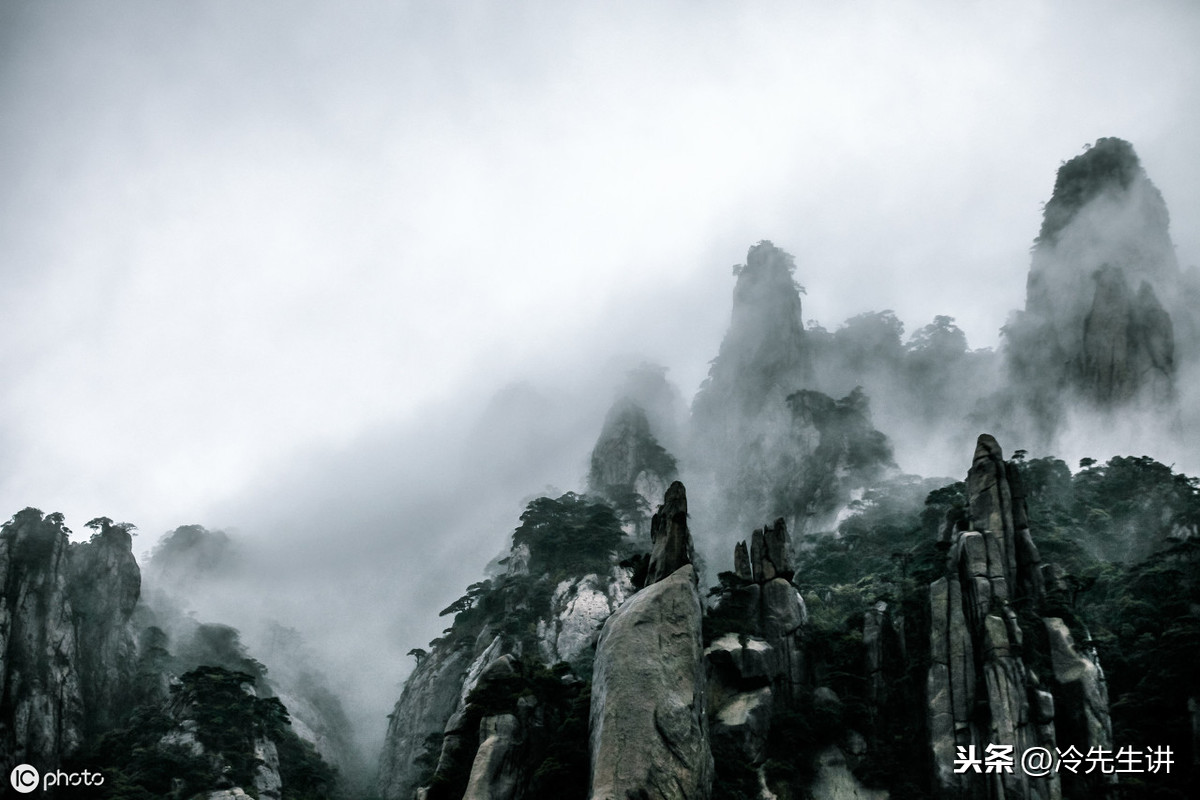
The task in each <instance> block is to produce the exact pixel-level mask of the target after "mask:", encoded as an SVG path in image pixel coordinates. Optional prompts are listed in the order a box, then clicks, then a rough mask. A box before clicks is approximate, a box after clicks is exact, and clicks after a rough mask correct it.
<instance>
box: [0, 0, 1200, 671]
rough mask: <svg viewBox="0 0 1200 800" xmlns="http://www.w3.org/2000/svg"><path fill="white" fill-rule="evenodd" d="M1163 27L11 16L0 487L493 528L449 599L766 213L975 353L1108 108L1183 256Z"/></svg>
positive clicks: (299, 11)
mask: <svg viewBox="0 0 1200 800" xmlns="http://www.w3.org/2000/svg"><path fill="white" fill-rule="evenodd" d="M750 5H752V8H747V6H750ZM1197 43H1200V5H1197V4H1196V3H1194V2H1188V0H1179V2H1141V3H1137V4H1133V3H1126V2H1098V0H1088V2H1075V3H1071V2H1055V3H1050V2H1009V3H990V2H989V3H983V2H974V3H972V2H944V3H939V2H928V1H925V2H913V3H902V2H878V3H869V2H864V3H837V4H833V3H796V2H787V3H755V4H745V3H717V2H700V3H697V2H687V3H683V2H680V3H671V2H657V3H588V4H582V3H580V4H576V3H558V2H546V3H522V2H503V3H501V2H492V3H467V2H459V3H355V4H311V5H310V4H304V3H296V2H287V3H253V4H245V3H233V2H221V3H217V2H211V3H194V2H193V3H188V2H178V3H176V2H172V3H161V2H143V3H134V2H122V3H60V2H56V3H43V2H6V3H4V4H3V5H0V108H2V109H3V113H2V115H0V177H2V180H0V270H2V276H3V281H2V282H0V308H3V311H4V315H3V325H2V326H0V369H2V370H3V375H4V380H3V381H2V382H0V454H2V455H0V501H2V503H0V505H2V506H3V507H4V508H6V509H7V511H4V512H3V514H4V515H7V514H10V513H15V512H16V511H18V510H19V509H21V508H23V507H25V506H27V505H34V506H37V507H39V508H42V509H43V510H45V511H47V512H49V511H53V510H60V511H63V512H64V513H66V515H67V519H68V524H71V525H73V527H75V529H76V530H79V529H81V528H82V526H83V523H84V522H86V520H87V519H89V518H90V517H92V516H97V515H101V514H103V515H107V516H110V517H113V518H115V519H118V520H127V521H129V522H133V523H135V524H137V525H139V526H140V527H141V529H142V530H143V533H144V535H143V536H142V538H141V539H140V540H139V547H146V546H148V545H149V544H150V541H151V540H152V539H153V538H154V537H155V536H157V535H158V534H160V533H161V532H163V531H165V530H167V529H170V528H173V527H175V526H177V525H180V524H185V523H200V524H205V525H209V526H216V527H232V528H237V529H240V530H242V531H243V532H244V535H245V536H248V537H251V538H253V537H259V538H261V539H270V538H271V537H275V538H280V537H284V536H286V535H290V534H288V533H285V531H284V530H283V529H284V528H286V527H288V526H293V527H294V526H297V525H301V523H299V522H297V520H299V519H301V518H303V519H311V518H322V519H323V520H325V522H323V523H322V525H323V526H326V527H324V530H325V533H324V535H326V536H330V537H340V538H342V539H344V540H345V541H346V542H347V550H348V551H349V552H350V553H354V552H361V549H360V548H357V547H355V546H354V545H353V544H352V543H353V541H354V539H353V532H352V531H351V532H347V531H345V530H331V529H330V528H329V527H328V526H329V525H333V526H334V527H336V525H334V523H333V521H334V520H336V519H337V514H338V513H342V512H344V511H345V509H348V508H351V507H353V508H355V509H358V511H357V512H356V513H358V514H359V516H358V517H356V518H355V520H354V522H353V525H351V527H353V526H355V525H363V524H366V523H365V522H364V520H371V521H372V522H370V524H371V525H374V526H376V528H378V529H381V530H382V529H386V530H388V531H392V532H394V533H393V534H390V535H394V537H395V540H396V541H403V542H409V541H415V540H416V538H420V537H435V536H440V535H441V532H440V531H439V520H442V521H443V523H444V525H445V526H449V527H454V526H458V527H457V528H456V530H468V529H470V530H476V529H479V530H483V529H489V530H491V529H493V528H499V530H498V531H497V532H496V533H495V535H496V536H497V540H496V542H495V543H492V542H489V543H488V544H487V545H486V546H484V547H482V548H477V550H476V551H473V552H472V553H470V554H469V557H467V558H466V559H463V560H462V563H461V565H459V567H457V569H458V571H456V572H452V573H451V574H450V575H449V577H448V578H447V577H446V576H443V575H437V576H436V578H437V580H436V581H435V582H434V583H435V584H436V585H438V586H441V587H443V588H442V591H449V592H452V593H453V594H452V596H451V599H452V598H453V596H457V592H458V591H459V590H460V589H461V587H463V586H465V585H466V584H467V583H469V582H471V581H473V580H475V579H477V574H471V573H472V572H473V571H474V572H475V573H477V571H478V568H479V566H480V564H481V563H482V562H483V561H486V560H487V559H488V558H490V557H492V556H493V555H495V551H496V550H498V548H499V547H500V539H502V537H503V533H505V532H506V531H509V530H511V528H512V527H513V526H514V525H515V524H516V514H517V513H519V510H520V507H521V500H522V499H523V498H524V496H525V495H527V494H528V493H529V492H533V491H537V490H539V489H540V488H542V487H543V486H544V485H545V483H547V482H549V481H555V482H556V486H558V487H560V488H563V489H568V488H578V486H579V484H578V478H579V475H580V474H581V473H582V468H583V466H582V465H583V463H584V458H585V457H586V448H587V446H588V445H589V444H590V440H592V439H594V436H595V434H596V433H597V432H598V429H599V425H600V422H601V417H602V414H603V410H604V406H605V405H606V404H607V401H608V399H609V398H608V393H609V392H610V391H611V386H612V383H613V381H615V377H614V376H615V375H617V374H619V372H620V369H621V368H622V367H623V366H625V365H628V364H632V363H636V361H637V360H638V359H640V358H643V357H644V358H648V359H651V360H653V361H657V362H659V363H662V364H664V365H665V366H667V367H669V368H670V372H669V373H668V377H670V378H671V379H672V380H674V381H675V382H676V383H677V384H678V385H679V386H680V388H681V390H682V392H683V395H684V397H685V398H688V399H690V398H691V396H692V394H693V393H694V392H695V389H696V386H697V385H698V383H699V381H700V380H701V378H702V377H703V375H704V373H705V370H706V369H707V362H708V360H709V359H711V358H712V357H713V356H714V355H715V353H716V349H717V346H718V344H719V342H720V338H721V335H722V333H723V331H724V327H725V325H726V324H727V322H728V315H729V308H730V299H729V298H730V291H731V289H732V286H733V277H732V275H731V270H730V268H731V266H732V265H733V264H735V263H739V262H741V261H742V260H744V258H745V254H746V250H747V248H748V247H749V246H750V245H751V244H753V243H754V242H756V241H758V240H760V239H771V240H773V241H774V242H775V243H776V244H778V245H780V246H781V247H784V248H785V249H787V250H789V251H790V252H791V253H793V254H794V255H795V257H796V262H797V265H798V270H797V278H798V279H799V280H800V282H801V283H803V284H804V285H805V286H806V287H807V289H808V294H807V297H806V298H805V316H806V318H809V319H817V320H819V321H820V322H821V323H822V324H824V325H825V326H826V327H828V328H831V329H833V328H836V327H837V325H838V324H840V323H841V322H842V321H844V320H845V319H846V318H847V317H849V316H851V315H853V314H855V313H859V312H862V311H868V310H881V309H885V308H891V309H894V310H895V311H896V313H897V314H898V316H899V317H900V318H901V319H902V320H904V321H905V322H906V324H907V328H908V331H909V332H911V331H913V330H915V329H916V328H918V327H920V326H921V325H924V324H926V323H928V322H929V321H930V320H931V319H932V317H933V316H934V315H935V314H949V315H951V316H954V317H956V318H957V320H958V323H959V324H960V325H961V326H962V327H963V329H964V330H966V331H967V334H968V337H969V339H970V343H971V345H972V346H974V347H984V346H994V345H996V343H997V331H998V329H999V327H1000V326H1001V325H1002V324H1003V323H1004V320H1005V317H1006V315H1007V314H1008V313H1009V312H1010V311H1011V310H1013V309H1016V308H1019V307H1020V306H1021V305H1022V303H1023V299H1024V284H1025V272H1026V270H1027V268H1028V249H1029V246H1030V244H1031V242H1032V239H1033V237H1034V236H1035V235H1036V232H1037V229H1038V226H1039V223H1040V204H1041V203H1043V202H1044V201H1045V200H1046V199H1048V197H1049V194H1050V190H1051V187H1052V186H1053V181H1054V173H1055V170H1056V169H1057V168H1058V166H1059V164H1060V163H1061V162H1062V161H1064V160H1066V159H1068V158H1071V157H1073V156H1074V155H1077V154H1078V153H1079V152H1081V151H1082V148H1083V146H1084V144H1085V143H1089V142H1092V141H1094V140H1095V139H1096V138H1098V137H1101V136H1112V135H1115V136H1121V137H1123V138H1126V139H1129V140H1130V141H1131V142H1133V144H1134V146H1135V147H1136V149H1137V151H1138V153H1139V154H1140V156H1141V158H1142V161H1143V163H1144V165H1145V166H1146V168H1147V170H1148V172H1149V174H1150V176H1151V178H1152V180H1153V181H1154V182H1155V183H1156V184H1157V185H1158V186H1159V188H1160V189H1161V190H1162V192H1163V194H1164V196H1165V198H1166V202H1167V205H1168V207H1169V209H1170V211H1171V214H1172V233H1173V236H1174V238H1175V242H1176V244H1177V246H1178V250H1179V254H1180V259H1181V262H1182V263H1184V264H1196V263H1200V230H1198V228H1197V222H1198V220H1200V158H1197V152H1196V146H1197V143H1200V103H1198V102H1197V98H1200V47H1197ZM522 382H523V383H522ZM512 384H517V385H516V386H515V387H514V386H512ZM506 386H507V387H509V388H508V389H507V390H506V391H505V393H504V394H502V395H500V397H499V398H497V397H496V395H497V392H500V391H501V390H502V389H504V388H505V387H506ZM514 398H516V399H514ZM521 398H524V399H523V400H522V399H521ZM506 404H507V405H506ZM563 404H565V405H566V406H567V408H565V409H564V408H562V407H560V405H563ZM489 408H490V409H491V410H490V411H488V410H487V409H489ZM505 409H507V411H506V410H505ZM513 409H516V410H515V411H514V410H513ZM484 414H492V415H499V416H493V417H488V419H502V420H509V421H511V420H512V419H514V418H517V417H519V418H522V419H524V420H525V423H526V426H525V427H521V426H519V425H517V426H515V427H513V428H512V429H511V430H509V431H507V432H497V431H495V430H488V428H489V425H488V423H486V422H483V423H481V422H480V419H481V415H484ZM514 415H515V417H514ZM522 415H524V416H523V417H522ZM506 424H508V423H506ZM529 431H535V432H538V435H537V436H533V437H532V439H533V440H536V441H533V440H531V438H530V436H527V435H526V434H527V433H529ZM531 436H532V434H531ZM538 436H540V437H541V438H540V439H539V438H538ZM455 437H457V438H455ZM488 437H491V438H488ZM483 440H486V442H487V443H488V446H489V447H491V448H493V449H494V451H493V450H481V452H485V455H484V457H482V458H480V459H474V460H472V459H470V458H469V457H468V458H466V459H465V460H464V457H463V455H462V452H461V449H456V448H458V447H459V445H460V444H461V443H462V442H464V441H466V442H476V441H483ZM531 442H532V443H531ZM493 452H497V453H500V452H502V453H503V457H502V458H500V460H499V461H495V462H494V463H493V461H491V460H489V459H492V457H493ZM901 456H902V454H901ZM901 461H902V462H903V458H902V457H901ZM467 462H471V463H467ZM514 465H517V466H519V465H525V466H528V471H527V472H522V471H521V469H517V468H516V467H515V466H514ZM902 466H903V463H902ZM493 468H494V469H493ZM964 469H965V464H964ZM497 470H502V471H503V474H499V472H498V471H497ZM460 489H461V490H463V491H473V492H477V493H478V494H475V495H472V496H471V498H470V499H466V498H464V497H463V496H462V495H461V494H456V492H458V491H459V490H460ZM489 493H490V494H489ZM505 493H510V494H511V496H510V497H508V499H507V500H504V501H501V500H500V499H497V498H502V497H504V496H505ZM485 495H486V496H492V500H491V501H489V502H493V506H488V507H487V508H486V509H485V508H484V506H486V503H485V502H484V500H483V499H482V498H484V496H485ZM385 496H386V498H387V500H386V501H383V500H378V498H380V497H385ZM464 505H465V506H472V505H477V506H478V507H477V508H473V509H472V510H471V511H469V512H467V511H463V510H462V508H461V507H462V506H464ZM455 506H458V508H457V509H456V508H454V507H455ZM334 507H336V509H337V510H336V511H335V510H332V509H333V508H334ZM452 517H453V518H454V519H451V518H452ZM309 535H310V536H313V537H315V536H317V535H318V533H317V532H310V534H309ZM295 536H297V541H300V542H303V541H305V539H304V536H301V535H300V534H295ZM454 541H457V540H456V539H454V538H453V537H450V538H448V539H445V540H444V542H445V543H444V544H443V546H444V547H449V546H451V545H452V544H453V542H454ZM412 546H413V547H416V546H417V545H415V544H414V545H412ZM422 552H424V551H422ZM322 557H323V558H324V557H327V554H326V555H323V556H322ZM346 558H347V559H351V555H347V556H346ZM375 579H376V580H379V581H384V580H385V579H384V578H381V577H379V576H378V575H376V578H375ZM446 587H448V588H446ZM426 588H428V587H426ZM401 599H402V598H401ZM439 599H440V598H439ZM431 624H434V625H438V624H439V623H438V621H436V620H435V621H434V622H433V623H431ZM439 627H440V626H439ZM421 643H423V642H416V643H408V642H406V643H405V645H406V646H405V649H406V648H407V647H408V646H415V645H416V644H421Z"/></svg>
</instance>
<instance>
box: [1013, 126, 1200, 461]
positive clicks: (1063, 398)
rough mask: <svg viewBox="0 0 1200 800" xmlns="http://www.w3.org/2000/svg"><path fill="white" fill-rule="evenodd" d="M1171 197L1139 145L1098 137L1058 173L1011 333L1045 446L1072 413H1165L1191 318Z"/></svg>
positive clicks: (1017, 376) (1023, 388)
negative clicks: (1179, 345) (1076, 409)
mask: <svg viewBox="0 0 1200 800" xmlns="http://www.w3.org/2000/svg"><path fill="white" fill-rule="evenodd" d="M1168 224H1169V216H1168V214H1167V207H1166V204H1165V203H1164V202H1163V198H1162V194H1161V193H1160V192H1159V191H1158V189H1157V188H1156V187H1155V186H1154V184H1153V183H1152V182H1151V181H1150V179H1149V177H1148V176H1147V175H1146V171H1145V169H1143V168H1142V165H1141V162H1140V161H1139V160H1138V157H1137V154H1136V153H1135V152H1134V150H1133V146H1132V145H1130V144H1129V142H1126V141H1123V140H1121V139H1116V138H1106V139H1100V140H1098V141H1097V142H1096V143H1095V145H1093V146H1090V147H1089V148H1088V149H1087V150H1086V151H1085V152H1084V153H1083V154H1082V155H1079V156H1076V157H1075V158H1073V159H1071V160H1070V161H1067V162H1066V163H1064V164H1063V165H1062V167H1061V168H1060V169H1059V170H1058V176H1057V178H1056V180H1055V184H1054V192H1053V195H1052V196H1051V198H1050V200H1049V201H1048V202H1047V203H1046V206H1045V211H1044V214H1043V219H1042V226H1041V230H1040V232H1039V234H1038V236H1037V239H1036V240H1035V243H1034V248H1033V255H1032V260H1031V264H1030V268H1029V277H1028V280H1027V282H1026V294H1025V309H1024V311H1022V312H1018V313H1017V314H1015V315H1014V317H1013V318H1012V319H1011V320H1010V321H1009V324H1008V325H1007V326H1006V327H1005V334H1006V338H1007V341H1006V356H1007V363H1008V367H1009V372H1010V376H1011V378H1012V380H1013V383H1014V384H1016V389H1015V391H1017V392H1018V393H1019V394H1021V395H1023V400H1024V405H1025V406H1026V409H1027V410H1031V411H1032V412H1033V414H1034V416H1035V418H1036V420H1037V422H1038V424H1039V427H1040V431H1039V432H1040V434H1041V435H1042V438H1044V439H1045V438H1048V436H1049V435H1051V434H1052V433H1053V431H1054V429H1055V428H1056V427H1057V426H1058V425H1059V423H1060V422H1061V417H1062V415H1063V413H1064V410H1065V408H1066V406H1067V405H1068V404H1069V403H1070V402H1071V401H1072V400H1075V401H1082V402H1083V403H1085V404H1086V405H1088V406H1091V407H1093V408H1095V409H1099V410H1101V411H1109V410H1118V409H1122V408H1128V407H1130V406H1131V405H1132V406H1142V407H1151V408H1163V407H1166V406H1167V405H1169V404H1170V403H1171V402H1172V401H1173V400H1174V396H1175V386H1176V339H1177V337H1178V336H1179V335H1180V330H1181V329H1180V325H1181V324H1182V332H1183V334H1184V338H1185V339H1186V340H1187V343H1185V344H1186V346H1185V348H1184V349H1185V350H1186V349H1189V348H1190V347H1191V345H1190V340H1191V338H1193V334H1192V327H1193V324H1192V316H1193V315H1192V313H1191V311H1190V310H1189V309H1188V308H1187V307H1186V303H1184V302H1182V301H1181V300H1180V291H1179V287H1180V280H1181V275H1180V270H1179V264H1178V262H1177V260H1176V257H1175V249H1174V245H1173V244H1172V242H1171V236H1170V233H1169V231H1168Z"/></svg>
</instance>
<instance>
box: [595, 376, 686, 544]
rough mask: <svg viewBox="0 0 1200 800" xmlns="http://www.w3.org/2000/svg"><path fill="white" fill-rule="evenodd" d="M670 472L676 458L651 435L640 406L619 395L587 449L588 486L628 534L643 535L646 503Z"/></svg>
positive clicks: (672, 473)
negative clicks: (606, 503)
mask: <svg viewBox="0 0 1200 800" xmlns="http://www.w3.org/2000/svg"><path fill="white" fill-rule="evenodd" d="M675 475H676V467H675V459H674V458H673V457H672V456H671V454H670V453H668V452H667V451H666V450H665V449H663V447H662V445H660V444H659V442H658V439H657V438H655V436H654V434H653V432H652V431H651V428H650V421H649V419H648V417H647V415H646V412H645V410H643V408H642V406H640V405H639V404H637V403H636V402H634V401H633V400H630V399H628V398H622V399H620V400H618V401H617V402H616V403H615V404H614V405H613V407H612V409H611V410H610V411H609V412H608V416H607V418H606V419H605V421H604V428H603V430H601V432H600V438H599V439H598V440H597V441H596V446H595V447H594V448H593V449H592V458H591V469H590V471H589V472H588V486H589V487H590V488H591V490H592V491H593V492H596V493H598V494H600V495H602V496H604V497H605V498H607V499H608V500H609V502H610V503H612V505H613V507H614V509H616V511H617V513H618V514H619V515H620V517H621V521H622V523H623V524H624V525H626V526H627V530H628V532H629V533H630V534H632V535H634V536H639V535H640V536H644V535H645V534H646V532H647V531H648V525H647V523H648V522H649V517H650V514H649V511H650V509H651V508H652V506H651V503H652V502H653V500H654V499H655V498H658V497H661V496H662V494H663V492H664V491H665V490H666V488H667V486H668V484H669V483H670V482H671V481H672V480H674V479H675Z"/></svg>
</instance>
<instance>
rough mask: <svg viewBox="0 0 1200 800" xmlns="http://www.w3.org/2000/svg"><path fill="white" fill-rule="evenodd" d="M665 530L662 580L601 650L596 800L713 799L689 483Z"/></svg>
mask: <svg viewBox="0 0 1200 800" xmlns="http://www.w3.org/2000/svg"><path fill="white" fill-rule="evenodd" d="M655 532H656V536H655V556H654V557H653V558H652V561H651V573H650V574H651V575H652V576H654V577H652V578H651V579H652V580H653V581H654V583H652V584H650V585H648V586H647V587H646V588H645V589H643V590H642V591H640V592H638V593H637V594H636V595H634V596H633V597H632V598H630V599H629V600H628V601H627V602H626V603H625V604H624V605H622V606H621V607H620V608H619V609H617V611H616V612H614V613H613V615H612V616H611V617H609V619H608V621H607V622H605V624H604V629H603V631H602V632H601V634H600V640H599V643H598V644H597V647H596V659H595V665H594V667H593V671H592V699H591V722H590V730H591V791H590V793H589V797H590V798H591V800H624V799H625V798H629V797H642V798H648V799H654V800H658V799H660V798H661V799H662V800H666V799H667V798H670V799H671V800H684V799H685V798H701V799H704V798H707V797H708V796H709V793H710V791H711V788H712V779H713V760H712V752H711V749H710V746H709V741H708V719H707V714H706V709H705V672H704V659H703V645H702V639H701V633H700V622H701V616H702V611H701V606H700V596H699V593H698V592H697V590H696V576H695V573H694V571H693V568H692V566H691V564H690V563H688V562H687V561H686V554H687V553H688V550H689V548H690V541H689V539H690V536H689V533H688V530H687V498H686V493H685V491H684V488H683V484H681V483H679V482H676V483H674V484H672V485H671V488H670V489H668V490H667V494H666V497H665V498H664V503H663V506H662V507H661V508H660V509H659V512H658V514H656V515H655ZM672 568H673V569H672ZM667 570H670V571H669V572H668V571H667ZM664 572H665V574H663V573H664Z"/></svg>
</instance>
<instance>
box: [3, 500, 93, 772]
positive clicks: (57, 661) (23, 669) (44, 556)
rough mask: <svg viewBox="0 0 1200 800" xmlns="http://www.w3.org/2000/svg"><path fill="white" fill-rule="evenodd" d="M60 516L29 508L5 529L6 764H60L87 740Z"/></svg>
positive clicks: (4, 718)
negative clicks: (84, 736)
mask: <svg viewBox="0 0 1200 800" xmlns="http://www.w3.org/2000/svg"><path fill="white" fill-rule="evenodd" d="M68 549H69V542H68V539H67V533H66V531H65V530H64V529H63V528H62V524H61V520H60V519H55V518H53V517H51V518H49V519H44V518H43V517H42V513H41V512H40V511H37V510H36V509H26V510H25V511H22V512H21V513H20V514H17V515H16V516H15V517H13V519H12V521H11V522H9V523H8V524H7V525H5V526H4V529H3V531H0V575H2V576H3V580H4V585H3V594H2V595H0V654H3V663H2V664H0V667H2V674H0V679H2V680H3V695H2V696H0V708H3V712H4V713H3V714H0V750H2V755H3V758H4V761H5V763H11V764H20V763H27V764H32V765H33V766H35V767H37V768H39V769H43V768H47V767H49V768H54V767H57V766H58V764H59V763H60V762H61V760H62V758H64V757H66V756H70V755H73V754H74V753H75V752H76V751H77V750H78V749H79V746H80V745H81V744H82V741H83V729H84V725H85V718H84V700H83V688H82V686H81V681H80V678H79V672H78V669H77V665H78V664H79V645H78V637H77V635H76V629H75V619H74V614H73V613H72V610H71V604H70V602H69V600H68V599H67V593H66V586H67V580H66V578H67V575H68V574H69V569H70V568H69V564H68Z"/></svg>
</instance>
